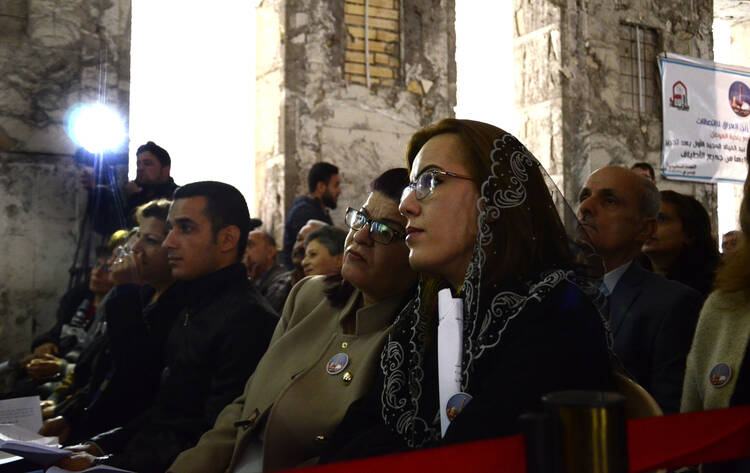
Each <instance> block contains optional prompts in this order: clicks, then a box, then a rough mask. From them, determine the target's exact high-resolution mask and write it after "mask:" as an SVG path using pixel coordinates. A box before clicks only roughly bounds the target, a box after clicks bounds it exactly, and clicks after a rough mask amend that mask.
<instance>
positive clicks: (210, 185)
mask: <svg viewBox="0 0 750 473" xmlns="http://www.w3.org/2000/svg"><path fill="white" fill-rule="evenodd" d="M189 197H205V198H206V209H205V214H206V217H208V219H209V220H210V221H211V230H212V231H213V233H214V237H215V236H216V234H217V233H218V232H219V230H221V229H222V228H225V227H228V226H229V225H234V226H236V227H237V228H239V229H240V239H239V241H238V242H237V261H238V262H239V261H240V258H242V255H243V254H244V253H245V247H246V246H247V234H248V233H249V232H250V212H249V211H248V209H247V202H245V198H244V197H243V196H242V194H241V193H240V191H238V190H237V189H236V188H235V187H234V186H230V185H229V184H226V183H224V182H216V181H200V182H191V183H190V184H185V185H184V186H182V187H179V188H177V190H175V191H174V197H173V200H177V199H187V198H189Z"/></svg>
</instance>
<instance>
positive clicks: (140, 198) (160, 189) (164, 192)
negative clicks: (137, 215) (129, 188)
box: [125, 177, 180, 219]
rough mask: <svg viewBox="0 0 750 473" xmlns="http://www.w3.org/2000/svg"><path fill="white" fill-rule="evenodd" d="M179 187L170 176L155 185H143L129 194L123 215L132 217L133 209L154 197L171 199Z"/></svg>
mask: <svg viewBox="0 0 750 473" xmlns="http://www.w3.org/2000/svg"><path fill="white" fill-rule="evenodd" d="M178 187H180V186H178V185H177V184H175V182H174V179H172V178H171V177H170V178H169V179H167V180H166V181H165V182H162V183H161V184H157V185H155V186H144V187H143V188H142V189H141V191H140V192H136V193H135V194H131V195H130V197H128V204H127V207H126V212H125V215H127V216H128V217H129V218H131V219H132V217H133V211H134V210H135V209H136V208H137V207H138V206H141V205H143V204H146V203H148V202H151V201H152V200H155V199H168V200H172V194H174V191H175V190H177V188H178Z"/></svg>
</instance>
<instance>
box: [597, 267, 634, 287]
mask: <svg viewBox="0 0 750 473" xmlns="http://www.w3.org/2000/svg"><path fill="white" fill-rule="evenodd" d="M631 264H633V260H630V261H628V262H627V263H625V264H623V265H622V266H619V267H617V268H615V269H613V270H612V271H610V272H608V273H606V274H605V275H604V278H603V280H602V284H603V285H604V286H605V287H606V288H607V291H609V292H608V293H607V294H606V295H610V294H612V293H613V292H614V290H615V287H616V286H617V283H618V282H619V281H620V278H621V277H622V275H623V274H625V271H627V270H628V268H629V267H630V265H631Z"/></svg>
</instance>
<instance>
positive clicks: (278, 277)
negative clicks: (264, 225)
mask: <svg viewBox="0 0 750 473" xmlns="http://www.w3.org/2000/svg"><path fill="white" fill-rule="evenodd" d="M277 253H278V250H277V248H276V240H275V239H274V238H273V237H272V236H271V235H270V234H269V233H268V232H264V231H263V230H253V231H251V232H250V233H249V234H248V236H247V248H245V256H244V258H243V262H244V263H245V266H247V277H248V278H250V279H251V280H252V281H253V284H255V287H256V288H257V289H258V291H260V293H261V294H263V297H265V298H266V300H268V302H269V303H270V304H271V306H272V307H273V308H274V310H276V312H278V313H281V310H282V309H283V308H284V302H286V296H287V295H289V291H290V290H291V289H292V277H291V273H290V272H289V271H287V270H286V268H284V267H283V266H281V265H280V264H277V263H276V254H277Z"/></svg>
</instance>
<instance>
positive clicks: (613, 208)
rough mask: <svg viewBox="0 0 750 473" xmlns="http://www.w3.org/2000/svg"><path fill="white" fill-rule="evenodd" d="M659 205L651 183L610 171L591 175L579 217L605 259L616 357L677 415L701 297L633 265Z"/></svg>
mask: <svg viewBox="0 0 750 473" xmlns="http://www.w3.org/2000/svg"><path fill="white" fill-rule="evenodd" d="M659 205H660V197H659V192H658V191H657V189H656V186H654V184H653V183H652V182H650V181H649V180H648V179H646V178H644V177H642V176H639V175H637V174H635V173H634V172H633V171H630V170H628V169H625V168H621V167H615V166H610V167H605V168H602V169H599V170H598V171H596V172H594V173H593V174H592V175H591V176H589V178H588V181H586V185H585V186H584V188H583V189H582V190H581V193H580V196H579V206H578V217H579V219H580V220H581V223H582V224H583V227H584V228H585V229H586V232H587V233H588V235H589V237H590V238H591V240H592V242H593V243H594V245H595V246H596V248H597V250H598V251H599V253H600V254H601V256H602V258H603V260H604V267H605V271H606V274H605V275H604V281H603V288H602V290H603V291H604V292H605V293H606V294H608V296H609V297H608V299H609V314H608V315H609V320H610V327H611V330H612V334H613V336H614V351H615V353H616V354H617V356H618V357H619V358H620V360H621V361H622V363H623V365H624V366H625V368H626V369H627V370H628V372H629V373H630V374H631V375H633V376H634V377H635V379H636V381H637V382H638V383H640V384H641V385H642V386H643V387H644V388H645V389H646V390H647V391H648V392H650V393H651V395H652V396H654V398H655V399H656V400H657V402H658V403H659V405H660V406H661V408H662V409H663V410H664V412H665V413H675V412H679V408H680V395H681V392H682V379H683V377H684V374H685V360H686V357H687V353H688V350H689V349H690V343H691V341H692V338H693V332H694V331H695V325H696V322H697V320H698V312H699V311H700V308H701V297H700V294H698V293H697V292H696V291H694V290H692V289H690V288H688V287H687V286H684V285H682V284H680V283H677V282H675V281H670V280H667V279H665V278H663V277H662V276H659V275H657V274H654V273H651V272H649V271H646V270H645V269H643V268H642V267H641V266H640V265H639V264H638V262H637V261H635V260H634V258H635V257H636V256H637V255H638V252H639V250H640V248H641V246H642V245H643V242H645V241H646V240H647V239H648V238H649V237H650V236H651V235H652V234H653V233H654V231H655V230H656V216H657V214H658V212H659Z"/></svg>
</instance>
